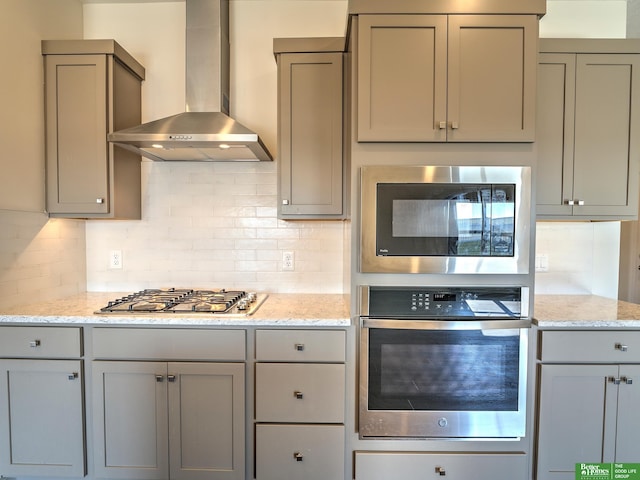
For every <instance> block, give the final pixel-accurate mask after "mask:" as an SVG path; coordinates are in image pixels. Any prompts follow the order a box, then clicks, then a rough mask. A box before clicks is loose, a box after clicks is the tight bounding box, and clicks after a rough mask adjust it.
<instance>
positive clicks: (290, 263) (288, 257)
mask: <svg viewBox="0 0 640 480" xmlns="http://www.w3.org/2000/svg"><path fill="white" fill-rule="evenodd" d="M282 270H286V271H288V272H292V271H293V270H295V262H294V257H293V252H282Z"/></svg>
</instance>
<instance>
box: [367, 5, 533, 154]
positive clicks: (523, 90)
mask: <svg viewBox="0 0 640 480" xmlns="http://www.w3.org/2000/svg"><path fill="white" fill-rule="evenodd" d="M537 48H538V19H537V16H535V15H360V16H359V17H358V46H357V72H358V79H357V88H358V93H357V95H358V106H357V138H358V141H360V142H532V141H533V140H534V137H535V99H536V61H537Z"/></svg>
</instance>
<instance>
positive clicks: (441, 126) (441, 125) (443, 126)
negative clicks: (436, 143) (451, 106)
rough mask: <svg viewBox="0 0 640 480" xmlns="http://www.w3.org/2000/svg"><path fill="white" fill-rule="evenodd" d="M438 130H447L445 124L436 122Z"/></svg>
mask: <svg viewBox="0 0 640 480" xmlns="http://www.w3.org/2000/svg"><path fill="white" fill-rule="evenodd" d="M438 128H439V129H440V130H444V129H446V128H447V122H438Z"/></svg>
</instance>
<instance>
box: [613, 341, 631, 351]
mask: <svg viewBox="0 0 640 480" xmlns="http://www.w3.org/2000/svg"><path fill="white" fill-rule="evenodd" d="M615 348H616V350H620V351H621V352H626V351H627V350H628V348H629V347H628V346H626V345H625V344H623V343H616V346H615Z"/></svg>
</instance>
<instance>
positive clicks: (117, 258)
mask: <svg viewBox="0 0 640 480" xmlns="http://www.w3.org/2000/svg"><path fill="white" fill-rule="evenodd" d="M109 268H118V269H120V268H122V250H111V252H109Z"/></svg>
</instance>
